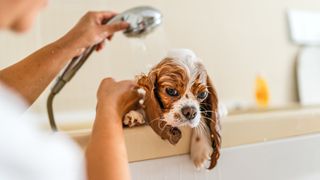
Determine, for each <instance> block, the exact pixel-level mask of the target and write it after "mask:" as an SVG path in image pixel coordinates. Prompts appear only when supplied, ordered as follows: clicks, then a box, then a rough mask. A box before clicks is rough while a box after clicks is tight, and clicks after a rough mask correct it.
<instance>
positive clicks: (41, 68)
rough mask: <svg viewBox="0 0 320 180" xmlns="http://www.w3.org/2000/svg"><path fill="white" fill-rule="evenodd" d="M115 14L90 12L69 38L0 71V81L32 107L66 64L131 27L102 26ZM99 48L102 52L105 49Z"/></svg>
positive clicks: (123, 24)
mask: <svg viewBox="0 0 320 180" xmlns="http://www.w3.org/2000/svg"><path fill="white" fill-rule="evenodd" d="M114 15H115V14H114V13H111V12H89V13H87V14H86V15H85V16H84V17H83V18H82V19H81V20H80V21H79V23H78V24H77V25H76V26H75V27H74V28H73V29H72V30H71V31H70V32H68V33H67V34H66V35H65V36H63V37H62V38H61V39H59V40H57V41H56V42H54V43H51V44H49V45H47V46H45V47H44V48H42V49H40V50H38V51H37V52H35V53H33V54H31V55H30V56H28V57H27V58H25V59H23V60H21V61H20V62H18V63H16V64H14V65H12V66H10V67H8V68H6V69H3V70H1V71H0V81H2V82H4V83H5V84H6V85H8V86H9V87H11V88H13V89H14V90H15V91H16V92H18V93H19V94H21V95H22V96H23V97H24V98H25V99H26V101H27V102H28V103H29V104H32V103H33V102H34V101H35V100H36V99H37V98H38V96H39V95H40V94H41V93H42V92H43V90H44V89H45V88H46V87H47V86H48V84H49V83H50V82H51V81H52V80H53V78H54V77H55V76H56V75H57V74H58V73H59V71H60V70H61V69H62V68H63V67H64V66H65V65H66V63H67V62H68V61H69V60H70V59H72V58H73V57H75V56H78V55H80V54H81V53H82V52H83V51H84V49H85V48H86V47H90V46H92V45H94V44H97V43H100V42H102V41H103V40H104V39H106V38H110V37H111V36H112V35H113V33H115V32H117V31H120V30H123V29H126V28H127V27H128V24H126V23H119V24H113V25H101V22H102V20H103V19H110V18H112V17H113V16H114ZM101 47H102V44H101V46H99V49H101Z"/></svg>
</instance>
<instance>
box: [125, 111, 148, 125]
mask: <svg viewBox="0 0 320 180" xmlns="http://www.w3.org/2000/svg"><path fill="white" fill-rule="evenodd" d="M144 123H145V120H144V118H143V115H142V114H141V113H140V112H138V111H130V112H128V113H127V114H126V115H125V116H124V119H123V124H124V125H127V126H129V127H133V126H137V125H142V124H144Z"/></svg>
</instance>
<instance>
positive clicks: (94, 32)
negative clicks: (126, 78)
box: [57, 11, 129, 56]
mask: <svg viewBox="0 0 320 180" xmlns="http://www.w3.org/2000/svg"><path fill="white" fill-rule="evenodd" d="M115 15H116V13H113V12H105V11H101V12H88V13H87V14H85V15H84V16H83V17H82V18H81V19H80V21H79V22H78V23H77V24H76V25H75V26H74V27H73V28H72V29H71V30H70V31H69V32H68V33H67V34H66V35H64V36H63V37H62V38H61V39H59V40H58V41H57V42H58V43H59V44H60V46H62V47H66V48H69V49H70V48H71V49H70V50H71V51H73V52H74V53H75V54H74V56H78V55H80V54H81V53H82V52H83V51H84V50H85V49H86V48H88V47H90V46H93V45H95V44H99V45H98V47H97V49H96V50H101V49H102V48H103V46H104V41H105V39H108V40H111V38H112V36H113V34H114V33H115V32H118V31H121V30H124V29H127V28H128V27H129V24H128V23H126V22H120V23H114V24H110V25H106V24H104V25H103V24H102V22H103V21H108V20H110V19H111V18H112V17H114V16H115Z"/></svg>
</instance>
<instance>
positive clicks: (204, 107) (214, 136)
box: [200, 76, 221, 169]
mask: <svg viewBox="0 0 320 180" xmlns="http://www.w3.org/2000/svg"><path fill="white" fill-rule="evenodd" d="M207 88H208V91H209V93H208V97H207V98H206V99H205V100H204V101H203V102H202V103H201V106H200V107H201V111H202V114H203V115H204V116H205V121H206V125H207V126H208V128H209V130H210V140H211V143H212V148H213V151H212V154H211V162H210V166H209V167H208V169H213V168H214V167H215V166H216V165H217V161H218V159H219V157H220V147H221V137H220V134H219V130H218V129H217V128H218V126H219V122H218V121H219V119H218V117H217V114H218V98H217V94H216V91H215V88H214V87H213V84H212V82H211V80H210V78H209V76H207Z"/></svg>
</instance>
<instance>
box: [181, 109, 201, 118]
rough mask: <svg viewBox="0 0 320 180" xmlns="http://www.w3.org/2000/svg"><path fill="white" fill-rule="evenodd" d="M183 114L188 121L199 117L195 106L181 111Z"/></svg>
mask: <svg viewBox="0 0 320 180" xmlns="http://www.w3.org/2000/svg"><path fill="white" fill-rule="evenodd" d="M181 112H182V114H183V115H184V117H186V118H187V119H188V120H191V119H193V118H195V117H196V115H197V109H196V108H195V107H193V106H185V107H183V108H182V109H181Z"/></svg>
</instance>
